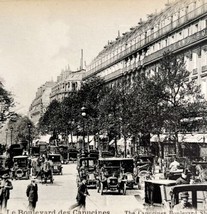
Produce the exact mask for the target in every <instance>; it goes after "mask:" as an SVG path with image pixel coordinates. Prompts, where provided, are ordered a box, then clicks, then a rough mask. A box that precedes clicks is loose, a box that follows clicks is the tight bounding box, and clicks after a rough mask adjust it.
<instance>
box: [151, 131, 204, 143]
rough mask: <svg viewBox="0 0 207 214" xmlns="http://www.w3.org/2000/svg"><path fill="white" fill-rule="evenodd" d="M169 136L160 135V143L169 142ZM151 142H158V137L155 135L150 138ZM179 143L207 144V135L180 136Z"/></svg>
mask: <svg viewBox="0 0 207 214" xmlns="http://www.w3.org/2000/svg"><path fill="white" fill-rule="evenodd" d="M168 140H169V135H167V134H161V135H160V141H161V142H164V141H168ZM150 141H151V142H158V137H157V135H153V136H152V137H151V138H150ZM178 142H180V143H183V142H186V143H207V134H199V133H197V134H178Z"/></svg>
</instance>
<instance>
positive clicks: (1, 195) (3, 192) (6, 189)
mask: <svg viewBox="0 0 207 214" xmlns="http://www.w3.org/2000/svg"><path fill="white" fill-rule="evenodd" d="M12 189H13V186H12V182H11V181H10V180H9V175H8V174H4V175H3V176H2V180H1V181H0V210H2V209H3V211H6V209H7V202H8V200H9V197H10V190H12Z"/></svg>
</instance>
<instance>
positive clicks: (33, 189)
mask: <svg viewBox="0 0 207 214" xmlns="http://www.w3.org/2000/svg"><path fill="white" fill-rule="evenodd" d="M26 195H27V197H28V201H29V205H28V209H29V210H30V211H34V210H35V207H36V204H37V201H38V186H37V183H36V178H35V177H32V179H31V183H30V184H29V185H28V186H27V190H26Z"/></svg>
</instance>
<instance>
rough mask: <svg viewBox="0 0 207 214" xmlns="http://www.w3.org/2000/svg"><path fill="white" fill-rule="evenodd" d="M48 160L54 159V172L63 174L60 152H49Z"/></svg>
mask: <svg viewBox="0 0 207 214" xmlns="http://www.w3.org/2000/svg"><path fill="white" fill-rule="evenodd" d="M48 160H50V161H52V169H53V173H54V174H59V175H62V174H63V172H62V168H63V167H62V164H61V162H62V161H61V155H60V154H49V155H48Z"/></svg>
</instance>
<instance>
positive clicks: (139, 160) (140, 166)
mask: <svg viewBox="0 0 207 214" xmlns="http://www.w3.org/2000/svg"><path fill="white" fill-rule="evenodd" d="M153 159H154V156H153V155H146V154H140V155H138V156H137V157H136V158H135V162H136V167H137V171H138V175H137V178H136V183H138V187H139V188H142V186H144V180H146V179H148V177H150V175H151V173H152V166H153Z"/></svg>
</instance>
